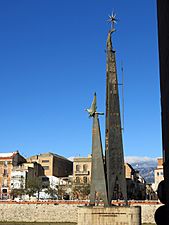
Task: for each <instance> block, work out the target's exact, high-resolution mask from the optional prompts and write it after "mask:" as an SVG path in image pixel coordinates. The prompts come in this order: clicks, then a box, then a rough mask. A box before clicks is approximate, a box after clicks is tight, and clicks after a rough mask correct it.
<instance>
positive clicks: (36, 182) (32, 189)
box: [26, 177, 42, 200]
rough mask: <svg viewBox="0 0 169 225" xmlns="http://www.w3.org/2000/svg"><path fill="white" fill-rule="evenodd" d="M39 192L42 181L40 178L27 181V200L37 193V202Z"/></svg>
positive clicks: (31, 178)
mask: <svg viewBox="0 0 169 225" xmlns="http://www.w3.org/2000/svg"><path fill="white" fill-rule="evenodd" d="M41 190H42V179H41V178H40V177H30V178H28V179H27V184H26V194H28V195H29V199H30V197H31V196H33V195H34V194H35V193H38V200H39V192H40V191H41Z"/></svg>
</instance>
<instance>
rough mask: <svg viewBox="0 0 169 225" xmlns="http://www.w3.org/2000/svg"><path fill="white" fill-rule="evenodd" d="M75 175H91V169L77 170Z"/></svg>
mask: <svg viewBox="0 0 169 225" xmlns="http://www.w3.org/2000/svg"><path fill="white" fill-rule="evenodd" d="M75 175H89V171H75Z"/></svg>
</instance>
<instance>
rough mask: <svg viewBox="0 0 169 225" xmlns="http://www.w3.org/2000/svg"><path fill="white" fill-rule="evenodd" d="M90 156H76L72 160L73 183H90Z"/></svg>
mask: <svg viewBox="0 0 169 225" xmlns="http://www.w3.org/2000/svg"><path fill="white" fill-rule="evenodd" d="M91 164H92V157H91V155H88V157H87V158H86V157H78V158H74V160H73V183H74V184H76V185H79V184H90V182H91Z"/></svg>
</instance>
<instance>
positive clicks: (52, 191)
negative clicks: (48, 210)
mask: <svg viewBox="0 0 169 225" xmlns="http://www.w3.org/2000/svg"><path fill="white" fill-rule="evenodd" d="M45 193H46V194H48V195H49V196H50V197H51V198H52V199H54V198H56V197H57V194H58V191H57V190H56V189H53V188H51V187H48V189H46V190H45Z"/></svg>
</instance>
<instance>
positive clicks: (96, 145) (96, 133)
mask: <svg viewBox="0 0 169 225" xmlns="http://www.w3.org/2000/svg"><path fill="white" fill-rule="evenodd" d="M96 109H97V105H96V93H95V94H94V99H93V102H92V105H91V107H90V109H87V111H88V113H89V117H93V128H92V168H91V189H90V205H95V202H96V201H99V199H100V198H101V199H102V200H103V202H104V205H106V206H108V199H107V188H106V179H105V170H104V161H103V150H102V141H101V134H100V124H99V118H98V116H99V115H103V113H99V112H97V111H96Z"/></svg>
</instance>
